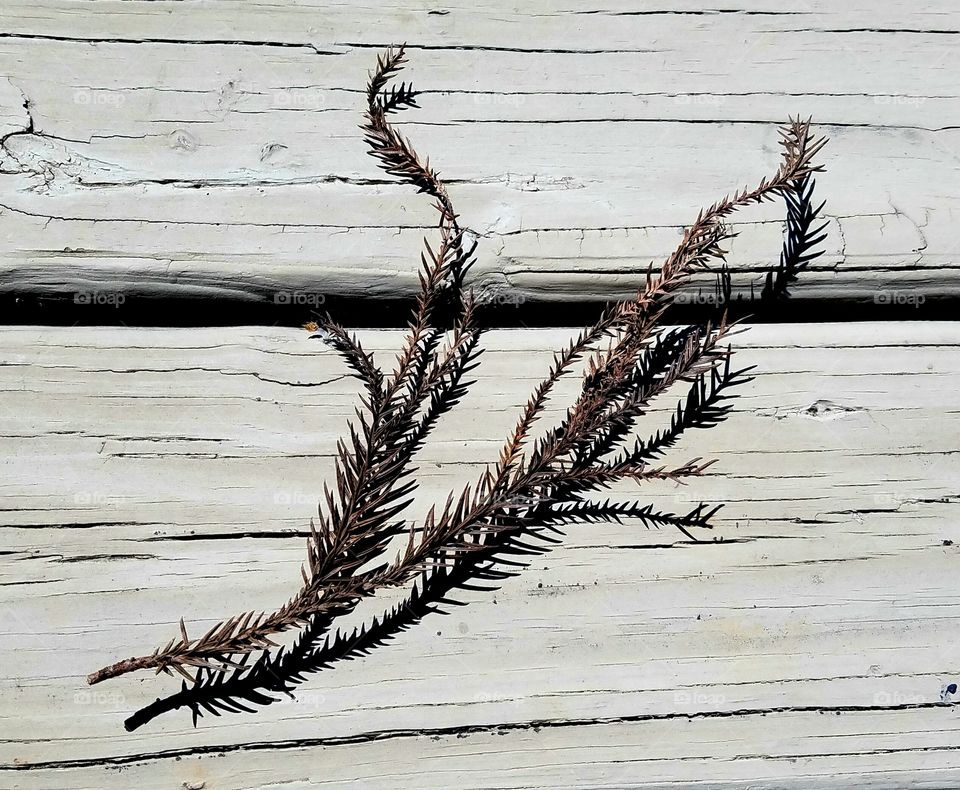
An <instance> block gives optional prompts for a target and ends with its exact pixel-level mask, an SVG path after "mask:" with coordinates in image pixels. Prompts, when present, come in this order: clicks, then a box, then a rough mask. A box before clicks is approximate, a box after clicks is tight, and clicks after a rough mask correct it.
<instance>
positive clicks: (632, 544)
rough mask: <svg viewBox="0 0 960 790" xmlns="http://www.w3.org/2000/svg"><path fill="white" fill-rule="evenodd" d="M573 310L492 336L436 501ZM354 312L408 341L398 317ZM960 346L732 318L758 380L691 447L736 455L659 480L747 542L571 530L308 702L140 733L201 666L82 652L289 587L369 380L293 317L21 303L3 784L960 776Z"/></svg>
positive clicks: (471, 461) (833, 783)
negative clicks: (703, 470)
mask: <svg viewBox="0 0 960 790" xmlns="http://www.w3.org/2000/svg"><path fill="white" fill-rule="evenodd" d="M570 334H571V333H570V332H569V331H567V330H562V331H561V330H536V331H532V330H524V331H501V332H492V333H490V334H488V335H487V339H486V347H487V349H488V351H487V352H486V356H485V358H484V359H483V360H482V362H483V364H482V365H481V367H480V368H479V369H478V370H477V371H476V372H477V374H479V379H478V382H477V384H476V385H475V387H474V388H473V389H472V391H471V393H470V394H469V396H468V397H467V399H466V400H465V401H464V403H463V404H462V405H461V406H460V407H459V408H458V409H457V411H456V412H455V413H453V414H452V415H449V416H448V418H447V419H445V420H444V421H443V423H442V424H441V425H440V427H439V428H438V432H437V437H436V441H435V442H432V443H431V444H430V445H429V446H428V447H427V448H425V450H424V452H423V454H422V458H421V470H422V475H421V481H422V482H421V489H420V496H421V497H422V499H421V503H423V502H427V501H433V500H435V499H439V498H441V497H443V496H444V495H445V492H446V490H448V489H449V487H450V486H452V485H458V484H460V483H462V482H464V481H466V480H469V479H472V478H473V477H475V476H476V474H477V473H478V472H479V470H480V469H481V468H482V465H483V464H484V463H485V462H487V461H490V460H491V459H493V458H495V456H496V451H497V448H498V446H499V444H500V441H501V440H502V437H503V435H504V434H505V433H506V431H507V430H508V429H509V427H510V425H511V424H512V422H513V420H514V419H515V416H516V411H517V409H518V407H519V405H520V404H521V403H522V402H523V401H524V399H525V398H526V396H527V395H528V391H529V389H530V388H531V386H532V384H533V383H534V381H535V380H536V379H537V378H538V377H539V375H540V374H541V373H542V372H543V371H545V370H546V368H547V366H548V365H549V361H550V357H551V351H552V349H554V348H555V347H557V346H559V345H560V344H561V343H562V342H563V341H564V339H565V338H567V337H569V336H570ZM363 337H364V340H365V342H366V343H367V345H368V346H369V347H371V348H373V349H375V350H376V351H377V353H378V355H380V356H382V357H384V358H385V359H386V354H387V353H389V350H390V349H391V348H393V347H394V346H395V344H396V340H397V338H398V335H397V333H394V332H366V333H364V335H363ZM958 340H960V336H958V330H957V328H956V327H955V326H954V325H953V324H947V323H913V324H863V325H859V324H848V325H809V326H806V325H805V326H796V325H783V326H761V327H753V328H751V329H750V331H749V332H746V333H744V334H742V335H739V336H738V337H737V338H735V342H736V344H737V346H738V348H739V349H740V351H739V353H738V355H737V356H738V357H739V358H740V361H741V362H743V363H744V364H753V363H756V364H758V365H759V373H760V374H759V376H758V378H757V379H756V381H755V382H754V383H752V384H751V385H749V386H748V387H746V388H745V389H744V390H743V392H742V396H741V397H740V399H739V400H738V401H737V408H736V412H735V414H734V415H733V416H732V417H731V418H730V420H729V421H728V422H727V423H725V424H723V425H721V426H719V427H718V428H716V429H714V430H711V431H707V432H699V433H696V434H692V435H690V436H689V437H687V440H686V441H685V442H684V443H683V445H682V447H681V448H679V449H678V451H677V452H676V453H675V454H674V456H673V459H674V460H677V461H684V460H686V459H687V458H689V457H691V456H693V455H716V456H717V457H719V459H720V463H719V464H718V465H717V466H716V470H717V471H716V474H713V475H710V476H708V477H705V478H703V479H702V480H698V481H696V482H695V483H694V484H691V485H690V486H688V487H686V488H674V487H672V486H666V487H661V486H656V487H652V488H651V489H650V497H651V499H652V500H654V501H658V502H662V503H664V504H666V505H668V506H671V507H674V508H680V507H683V506H684V505H686V504H688V503H691V502H695V501H697V500H698V499H701V498H702V499H706V500H708V501H709V500H715V501H728V502H729V504H728V507H727V508H726V510H725V511H721V514H722V515H724V517H723V518H722V519H720V521H719V523H718V528H717V537H718V538H723V542H708V543H704V544H691V543H689V542H686V541H684V540H682V539H678V538H679V537H682V536H676V535H672V534H668V533H656V532H653V533H651V532H646V531H642V530H641V531H639V532H638V531H637V528H636V526H635V525H631V524H625V525H592V526H576V527H572V528H571V529H570V530H569V533H568V536H567V538H566V540H565V542H564V544H563V546H561V547H559V548H558V549H557V550H555V551H554V552H553V553H551V554H548V555H545V556H543V557H540V558H537V559H536V560H535V561H534V564H533V566H532V567H531V568H529V569H528V570H526V571H525V572H524V573H523V574H521V575H520V576H518V577H517V578H515V579H512V580H509V581H507V582H506V583H505V584H504V586H503V588H502V589H501V590H500V591H498V592H497V593H495V594H488V595H485V596H484V595H474V596H472V597H471V598H470V600H471V605H470V606H469V607H467V608H464V609H459V610H457V611H456V612H455V613H454V614H453V615H452V616H450V617H446V618H436V619H435V620H429V619H428V620H427V621H426V622H424V623H423V624H421V626H419V627H417V628H415V629H413V630H411V631H410V632H408V633H406V634H404V635H403V636H402V637H401V638H399V639H398V640H396V642H394V643H393V644H392V645H391V646H389V647H385V648H383V649H382V650H378V651H376V652H375V653H374V654H373V655H372V656H370V657H368V658H366V659H364V660H362V661H358V662H354V663H351V664H349V665H346V666H344V667H341V668H338V669H336V670H334V671H330V672H324V673H321V674H319V675H316V676H314V677H313V678H311V679H310V681H309V682H308V683H306V684H305V685H304V686H303V694H302V696H301V698H300V700H299V701H297V702H285V703H281V704H278V705H275V706H271V707H270V708H268V709H265V710H264V711H262V712H261V713H259V714H258V715H257V716H229V717H226V718H224V719H221V720H217V721H215V722H210V723H208V722H206V721H204V722H203V723H202V724H201V726H200V727H199V728H198V729H196V730H194V729H192V728H191V727H190V726H189V722H188V721H187V720H186V718H185V717H183V716H178V715H172V716H168V717H166V718H165V719H161V720H158V721H156V722H154V723H153V724H152V725H150V726H148V727H146V728H144V729H143V730H139V731H137V732H136V733H133V734H125V733H123V731H122V729H121V727H120V721H121V719H122V716H123V714H125V713H126V712H127V711H128V710H129V709H131V708H134V707H137V706H139V705H142V704H144V703H146V702H149V701H150V700H152V699H153V698H154V696H156V694H157V693H159V692H160V690H161V689H163V688H170V689H172V688H174V687H175V686H176V684H171V683H169V682H166V683H165V682H164V681H163V680H162V679H161V680H157V679H154V678H151V677H144V678H136V677H130V678H125V679H123V680H120V681H116V682H114V683H111V684H109V685H104V686H100V687H97V688H96V689H95V690H90V689H88V688H87V687H85V686H84V685H83V676H84V674H85V673H86V672H88V671H89V670H90V669H92V668H94V667H95V666H98V665H100V664H101V663H103V662H105V661H107V660H109V659H112V658H114V657H116V656H118V655H121V654H126V653H128V652H131V651H134V650H136V649H138V648H140V647H145V648H149V646H152V645H154V644H155V643H157V642H160V641H165V639H166V638H169V636H171V635H172V634H173V632H174V631H175V629H176V626H175V623H176V620H177V619H178V618H179V616H180V615H182V614H187V615H188V617H187V619H188V621H192V622H196V623H197V627H202V623H203V622H207V621H209V620H212V619H214V618H216V617H218V616H222V615H223V614H226V613H228V612H232V611H233V610H240V609H244V608H261V607H266V608H273V607H274V606H275V605H277V604H278V603H279V602H282V601H283V600H285V598H286V597H287V595H288V594H289V592H290V590H291V589H293V587H294V586H295V585H296V584H297V577H298V572H297V565H298V563H299V562H300V561H301V558H302V554H303V550H302V544H303V538H302V535H303V533H304V531H305V526H306V521H307V519H308V518H309V516H310V514H311V512H312V510H313V508H314V502H315V500H316V498H317V494H318V492H319V490H320V486H321V482H322V480H323V479H324V478H325V477H326V476H327V475H328V474H329V471H330V468H331V457H330V453H331V451H332V449H333V446H334V442H335V440H336V437H337V435H339V433H340V432H341V430H342V427H343V424H344V421H345V419H346V418H347V417H348V416H349V414H350V411H351V409H352V406H353V403H354V401H355V397H354V396H355V394H356V392H357V388H356V386H355V384H354V382H353V380H351V379H349V378H347V377H346V376H345V375H344V374H345V371H344V369H343V367H342V366H341V365H340V364H339V362H338V360H337V359H336V358H335V357H334V355H333V354H332V352H330V351H329V350H327V349H325V348H324V347H323V346H319V345H317V344H316V343H315V342H314V341H310V340H308V339H307V338H306V337H305V335H304V334H303V333H297V332H294V331H291V330H284V329H203V330H149V329H147V330H142V329H95V328H75V329H48V328H22V329H20V328H18V329H6V330H4V332H3V333H0V405H2V408H0V469H2V474H0V494H2V497H3V498H2V504H0V524H2V528H3V536H4V551H5V552H8V553H7V554H6V555H5V556H4V562H3V563H2V564H0V613H2V614H0V617H2V618H3V620H4V633H5V634H6V635H7V638H6V639H5V640H3V642H2V643H0V661H2V664H3V666H5V667H8V670H7V672H6V673H4V674H5V679H4V680H2V681H0V693H2V696H3V698H4V699H5V700H6V701H7V703H8V704H6V705H4V706H2V707H0V754H2V757H0V760H2V762H3V766H2V767H0V771H2V775H3V780H2V784H4V786H11V787H50V786H56V787H63V788H72V787H78V788H79V787H90V786H97V787H114V786H125V787H129V786H131V785H136V786H142V787H145V788H150V787H170V786H181V785H183V786H199V785H200V783H206V784H205V786H206V787H230V788H241V787H250V788H253V787H264V786H272V785H274V784H276V785H280V784H288V785H294V786H296V785H298V784H299V785H303V786H312V785H315V784H325V785H328V786H331V787H340V786H344V787H346V786H348V785H350V784H355V783H359V784H361V785H362V786H364V787H402V786H410V785H411V784H417V785H418V786H420V785H423V786H426V787H433V786H436V787H447V786H450V785H451V784H456V785H458V786H461V785H462V786H464V787H484V788H486V787H498V788H499V787H504V788H506V787H530V786H542V787H673V786H680V785H682V784H684V783H688V784H694V785H697V786H700V787H705V788H707V787H710V788H713V787H717V788H719V787H723V788H733V787H738V788H746V787H751V786H753V787H755V786H758V785H760V786H777V787H790V788H801V787H802V788H826V787H838V786H849V787H854V786H856V787H872V788H873V787H875V788H886V787H891V788H892V787H944V786H951V785H953V784H956V783H957V782H958V781H960V774H958V769H957V768H956V759H955V756H956V751H955V750H956V717H955V715H954V708H952V707H951V706H950V705H946V706H945V705H943V704H942V701H941V694H942V693H943V690H944V689H945V688H946V686H948V685H949V684H950V683H951V682H956V681H957V677H956V674H955V673H956V664H957V653H956V640H954V639H953V637H952V634H953V632H954V630H955V628H956V625H957V621H958V617H960V598H958V595H957V588H956V583H955V565H956V552H957V545H956V544H957V543H958V542H960V532H958V527H957V524H958V519H957V505H958V492H957V480H958V479H960V470H958V467H957V462H956V457H957V449H956V448H957V439H958V436H960V430H958V427H960V423H958V418H957V414H958V410H957V406H956V396H955V393H956V391H957V387H958V385H960V354H958V352H957V347H958V346H957V344H958ZM573 386H575V382H570V383H568V385H567V388H566V389H564V391H563V392H561V393H558V396H557V398H556V400H555V401H554V403H553V408H554V410H556V411H559V410H562V408H563V407H564V405H565V402H566V398H565V397H564V393H570V392H571V387H573ZM671 405H672V403H671V402H669V401H667V402H664V403H662V404H659V405H658V409H657V410H656V413H655V414H654V415H652V416H653V418H654V419H653V422H657V418H659V417H662V415H663V414H665V413H666V412H667V411H669V409H670V407H671ZM420 507H421V510H420V512H422V507H424V505H422V504H421V505H420ZM413 515H416V514H413ZM373 603H374V604H375V606H373V607H371V608H370V609H365V610H364V611H363V612H362V614H365V615H367V614H369V613H370V612H371V611H373V610H375V609H376V608H379V606H380V605H382V604H383V602H380V601H378V602H373ZM92 692H96V693H92ZM945 698H946V700H947V701H952V697H951V696H950V695H947V696H946V697H945ZM218 755H222V756H218ZM704 761H709V762H708V763H707V765H708V766H709V768H708V769H707V768H706V767H705V764H704Z"/></svg>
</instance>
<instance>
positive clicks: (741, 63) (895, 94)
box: [0, 0, 960, 304]
mask: <svg viewBox="0 0 960 790" xmlns="http://www.w3.org/2000/svg"><path fill="white" fill-rule="evenodd" d="M3 6H4V7H3V10H2V14H3V24H2V28H3V32H2V33H0V75H2V76H0V240H2V241H0V289H2V290H6V291H14V290H21V291H24V290H25V291H33V292H39V293H52V292H56V293H65V294H70V293H81V294H89V293H91V292H101V291H107V292H111V293H115V292H117V291H120V292H124V293H130V294H148V295H168V296H169V295H173V296H184V295H206V296H217V297H226V296H229V297H234V298H241V299H242V298H256V299H266V300H271V299H277V298H278V293H280V294H282V293H286V292H291V291H304V292H307V294H308V295H310V297H309V298H314V299H318V298H320V296H322V297H326V296H329V295H347V296H356V295H363V296H367V297H383V298H388V297H396V296H402V295H407V294H409V293H410V292H411V291H412V289H414V288H415V287H416V280H415V268H414V267H413V266H412V265H411V263H410V262H411V260H415V256H416V254H417V251H418V247H419V244H420V237H421V235H422V233H423V229H424V227H425V226H429V225H431V224H432V223H433V222H434V218H433V216H432V215H431V213H430V210H429V209H428V208H427V207H426V206H425V205H423V203H424V201H422V200H419V199H418V198H417V197H416V196H413V195H411V194H410V193H409V191H408V190H407V189H405V188H404V187H399V186H397V185H395V184H393V183H390V182H389V181H388V180H385V179H384V178H383V177H382V173H380V171H378V170H377V169H376V168H375V166H374V164H373V162H372V161H370V160H369V158H368V157H366V156H365V155H364V149H363V145H362V143H361V141H360V139H359V136H358V131H357V128H356V126H357V123H358V122H359V118H360V109H361V106H362V92H361V88H362V83H363V80H364V79H365V75H366V71H367V69H368V68H369V67H370V65H371V62H372V59H373V58H374V56H375V51H376V50H377V49H379V48H381V47H382V46H384V45H386V44H389V43H394V42H400V41H407V42H408V44H409V47H410V51H411V55H412V65H411V71H410V76H411V77H412V78H413V79H414V80H415V82H416V84H418V85H419V86H421V87H422V88H424V89H425V90H426V91H427V92H426V93H425V94H424V96H423V97H422V102H421V103H422V107H423V109H422V110H418V111H414V112H410V113H407V114H406V117H405V118H404V119H403V131H404V132H405V133H408V134H409V135H410V136H411V137H412V138H413V139H414V140H415V141H416V144H417V146H418V148H419V149H420V150H422V151H424V152H427V153H429V154H431V155H432V157H433V161H435V162H436V163H437V164H438V166H439V167H440V169H441V170H442V172H443V174H444V175H445V177H446V178H448V179H449V180H450V182H451V183H452V192H453V194H454V196H455V198H456V200H457V205H458V208H459V209H460V210H461V211H462V213H463V218H464V222H465V223H466V224H467V225H469V226H470V227H471V228H473V229H474V230H476V231H477V232H478V233H480V234H481V235H482V236H483V244H482V246H481V260H480V263H479V265H478V266H477V268H476V270H475V272H476V277H475V284H476V285H477V286H478V287H479V288H480V289H481V290H482V291H483V292H485V293H487V294H488V295H489V296H490V297H491V298H498V299H501V300H512V301H520V300H532V299H543V300H584V299H587V300H589V299H607V298H610V297H613V296H623V295H625V294H627V293H630V292H632V291H633V290H634V289H635V287H636V282H637V275H638V272H639V271H641V270H642V269H644V268H645V267H646V266H647V264H648V263H649V262H650V261H651V260H657V259H660V258H662V257H663V256H664V255H665V254H666V252H668V251H669V250H670V249H671V248H672V247H673V245H674V243H675V241H676V237H677V233H678V230H679V229H680V227H681V226H682V225H683V224H685V223H689V222H690V221H692V218H693V217H694V215H695V214H696V211H697V209H698V208H699V207H700V206H701V205H703V204H705V203H710V202H712V201H713V200H715V199H717V198H718V197H720V196H721V195H722V194H724V193H726V192H727V191H729V190H732V189H734V188H737V187H739V186H742V185H743V184H745V183H753V182H755V181H756V180H757V179H758V178H759V177H760V176H762V175H764V174H766V173H767V172H769V171H770V170H771V169H772V168H773V167H774V166H775V162H776V157H777V146H776V133H775V128H774V125H775V124H776V123H778V122H780V121H783V120H785V119H786V117H787V116H788V115H789V114H803V115H807V114H812V115H813V116H814V118H815V119H816V121H817V122H818V123H819V124H820V125H821V128H822V131H823V132H825V133H827V134H828V135H829V136H830V137H831V138H832V143H831V145H830V147H829V149H828V151H827V152H826V155H825V160H826V164H827V165H828V167H829V173H828V174H826V175H825V176H824V177H823V178H822V179H821V182H820V188H819V194H820V195H821V196H822V197H824V198H826V199H828V201H829V202H828V208H827V214H828V217H829V221H830V226H829V232H830V237H829V243H828V251H827V254H826V255H825V256H824V257H823V258H821V259H820V260H819V261H817V262H816V265H815V266H814V267H813V268H814V270H813V271H812V272H811V273H810V275H809V276H807V277H806V278H805V280H804V284H803V286H802V295H804V296H806V297H809V298H824V299H827V298H854V299H863V300H867V301H872V300H877V301H879V302H881V303H894V304H896V303H899V304H904V303H911V302H910V301H909V300H918V299H932V298H933V297H936V296H954V297H955V296H957V295H958V293H960V286H958V279H957V276H956V272H957V257H958V247H957V243H956V233H955V225H956V208H955V206H956V202H957V200H958V198H960V178H958V175H960V120H958V119H960V109H958V108H960V102H958V96H960V72H958V71H957V69H956V68H955V67H954V58H953V56H952V53H953V52H954V51H955V48H956V40H957V36H958V35H960V12H958V10H957V6H956V3H955V2H953V0H918V2H915V3H911V4H904V3H901V2H895V0H880V1H879V2H878V1H876V0H870V1H869V2H868V1H867V0H854V2H844V3H836V2H829V0H801V2H798V3H791V4H789V7H785V5H784V4H783V3H781V2H776V1H775V0H715V2H712V3H710V4H709V5H708V6H707V7H706V8H705V7H704V6H703V4H702V3H692V2H686V1H685V0H663V2H659V3H657V4H655V5H651V4H649V3H648V4H644V5H643V7H642V8H638V7H637V4H636V3H627V2H623V1H622V0H613V1H612V2H604V3H603V4H599V5H586V6H584V5H583V4H582V3H577V2H572V0H535V2H529V3H523V4H521V5H520V6H517V5H516V4H510V3H503V2H469V3H453V4H451V3H442V4H433V3H427V2H420V0H403V1H402V2H389V3H386V2H379V3H373V4H361V5H357V4H353V3H341V4H328V3H299V2H297V3H294V2H290V1H289V0H287V1H285V2H279V3H277V2H271V3H267V2H256V1H251V2H243V3H238V2H227V1H226V0H223V1H216V0H210V1H209V2H202V3H182V2H173V1H172V0H171V1H170V2H145V1H140V0H129V1H128V2H114V1H112V0H100V1H99V2H75V1H73V0H70V1H68V0H6V1H5V2H4V4H3ZM737 219H738V221H740V224H739V225H738V230H739V231H740V232H741V235H740V236H739V237H738V238H737V239H736V240H735V242H734V243H733V249H732V253H733V254H732V263H733V264H734V265H735V267H736V268H737V269H738V270H739V271H740V272H741V273H743V274H744V275H745V277H746V279H745V280H741V282H748V281H749V279H750V277H749V273H750V272H752V271H755V270H756V267H757V266H760V265H766V264H768V263H769V262H770V261H771V260H773V259H774V258H775V256H776V254H777V251H778V247H779V242H780V233H781V219H782V216H781V210H780V209H779V207H774V206H768V207H766V208H765V209H763V210H757V211H756V212H753V213H746V214H743V215H742V216H739V217H737ZM279 298H283V297H282V296H281V297H279ZM303 298H307V297H303Z"/></svg>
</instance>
